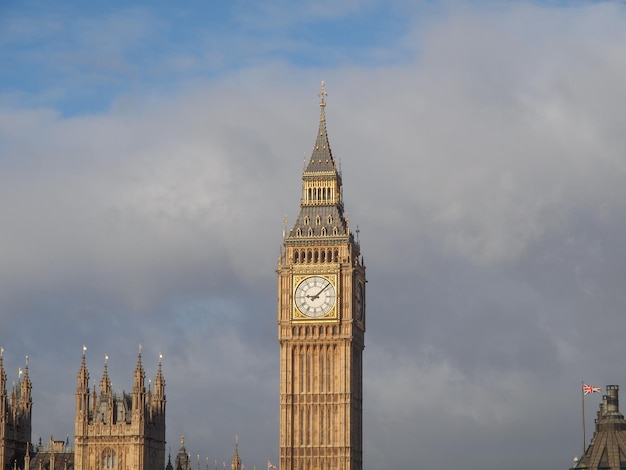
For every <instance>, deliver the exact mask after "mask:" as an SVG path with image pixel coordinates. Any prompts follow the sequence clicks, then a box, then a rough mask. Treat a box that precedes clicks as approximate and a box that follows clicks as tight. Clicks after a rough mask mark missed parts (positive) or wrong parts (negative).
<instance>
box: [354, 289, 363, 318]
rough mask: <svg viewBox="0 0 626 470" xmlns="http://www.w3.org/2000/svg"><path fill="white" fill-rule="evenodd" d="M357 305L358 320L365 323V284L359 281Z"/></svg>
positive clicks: (356, 296) (356, 295)
mask: <svg viewBox="0 0 626 470" xmlns="http://www.w3.org/2000/svg"><path fill="white" fill-rule="evenodd" d="M355 303H356V305H355V314H356V319H357V320H359V321H363V307H364V306H363V284H362V283H361V281H357V283H356V294H355Z"/></svg>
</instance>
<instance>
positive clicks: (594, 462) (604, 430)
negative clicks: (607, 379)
mask: <svg viewBox="0 0 626 470" xmlns="http://www.w3.org/2000/svg"><path fill="white" fill-rule="evenodd" d="M606 392H607V393H606V395H604V396H603V397H602V403H601V404H600V409H599V410H598V413H597V418H596V429H595V432H594V433H593V437H592V438H591V443H590V444H589V447H587V450H586V451H585V453H584V455H583V456H582V458H581V459H580V460H579V461H578V462H577V463H576V464H575V466H574V467H573V468H576V469H583V468H588V469H603V470H610V469H616V470H619V469H620V468H624V466H626V420H625V419H624V415H622V414H621V413H620V411H619V385H607V386H606Z"/></svg>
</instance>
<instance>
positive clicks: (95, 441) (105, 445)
mask: <svg viewBox="0 0 626 470" xmlns="http://www.w3.org/2000/svg"><path fill="white" fill-rule="evenodd" d="M84 351H85V349H83V358H82V362H81V367H80V370H79V371H78V381H77V382H78V383H77V387H76V423H75V432H76V435H75V459H74V468H75V469H76V470H86V469H91V468H133V469H137V470H145V469H157V468H159V469H162V468H164V467H165V379H164V378H163V371H162V365H161V359H159V365H158V371H157V376H156V380H155V392H154V395H153V394H152V393H151V391H146V388H145V376H146V374H145V371H144V368H143V364H142V362H141V346H140V347H139V354H138V356H137V364H136V366H135V370H134V373H133V386H132V390H131V393H130V394H128V393H124V392H122V393H116V392H114V390H113V387H112V384H111V379H110V378H109V373H108V356H105V363H104V372H103V374H102V378H101V380H100V393H99V394H97V393H96V392H95V390H94V391H93V392H92V394H91V395H90V391H89V387H88V384H89V373H88V372H87V366H86V363H85V352H84Z"/></svg>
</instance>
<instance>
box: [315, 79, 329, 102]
mask: <svg viewBox="0 0 626 470" xmlns="http://www.w3.org/2000/svg"><path fill="white" fill-rule="evenodd" d="M317 96H319V97H320V98H321V101H320V106H321V107H322V108H323V107H324V106H326V97H327V96H328V93H326V90H325V89H324V80H322V89H321V91H320V92H319V94H318V95H317Z"/></svg>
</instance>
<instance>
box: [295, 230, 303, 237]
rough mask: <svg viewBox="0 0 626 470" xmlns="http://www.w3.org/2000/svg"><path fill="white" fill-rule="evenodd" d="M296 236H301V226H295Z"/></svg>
mask: <svg viewBox="0 0 626 470" xmlns="http://www.w3.org/2000/svg"><path fill="white" fill-rule="evenodd" d="M296 236H297V237H301V236H302V229H301V228H297V229H296Z"/></svg>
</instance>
